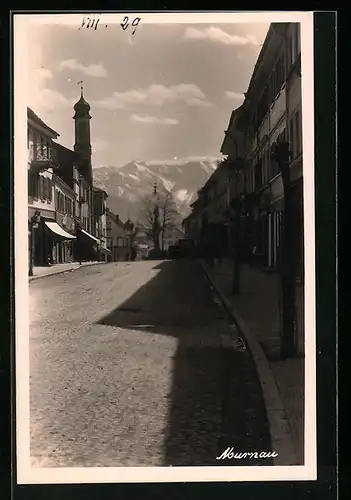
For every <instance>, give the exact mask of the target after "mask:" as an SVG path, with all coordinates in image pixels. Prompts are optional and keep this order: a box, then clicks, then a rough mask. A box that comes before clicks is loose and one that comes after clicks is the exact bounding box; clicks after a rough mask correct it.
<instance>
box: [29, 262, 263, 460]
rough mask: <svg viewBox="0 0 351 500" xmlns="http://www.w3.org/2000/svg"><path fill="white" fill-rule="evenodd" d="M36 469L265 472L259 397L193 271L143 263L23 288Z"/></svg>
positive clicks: (232, 335) (227, 325) (245, 359)
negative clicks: (242, 468)
mask: <svg viewBox="0 0 351 500" xmlns="http://www.w3.org/2000/svg"><path fill="white" fill-rule="evenodd" d="M29 286H30V375H31V377H30V418H31V459H32V465H33V466H39V467H57V466H63V467H70V466H76V467H94V466H101V467H109V466H115V467H118V466H169V465H173V466H185V465H192V466H196V465H233V466H239V465H272V460H271V459H261V460H257V459H255V458H246V459H242V460H235V459H234V460H230V459H229V458H227V459H224V460H217V459H216V457H218V456H219V455H221V454H222V453H223V452H224V450H226V449H227V448H228V447H230V448H233V449H234V451H235V452H238V453H244V452H255V451H256V452H262V451H271V444H270V436H269V428H268V423H267V417H266V413H265V408H264V403H263V398H262V394H261V386H260V383H259V380H258V378H257V374H256V371H255V366H254V364H253V361H252V359H251V356H250V354H249V353H248V351H247V350H246V349H245V346H243V345H242V344H241V343H240V342H239V341H238V339H237V332H236V330H235V329H234V328H233V326H232V324H231V322H230V320H229V318H228V317H227V315H226V313H225V311H224V309H222V308H221V306H220V305H219V302H218V301H217V299H216V298H215V297H214V295H213V291H212V290H211V288H210V286H209V283H208V282H207V280H206V278H205V276H204V274H203V272H202V270H201V268H200V266H199V265H198V264H197V263H196V262H190V261H189V262H187V261H141V262H134V263H118V264H116V263H111V264H103V265H95V266H91V267H88V266H87V267H82V268H80V269H77V270H75V271H73V272H70V273H68V274H61V275H57V276H50V277H46V278H44V279H41V280H38V281H33V282H31V283H30V285H29Z"/></svg>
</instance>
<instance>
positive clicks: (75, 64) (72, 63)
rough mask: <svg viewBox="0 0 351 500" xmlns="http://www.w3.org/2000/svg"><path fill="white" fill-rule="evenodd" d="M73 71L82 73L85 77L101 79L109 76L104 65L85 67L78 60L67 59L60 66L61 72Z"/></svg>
mask: <svg viewBox="0 0 351 500" xmlns="http://www.w3.org/2000/svg"><path fill="white" fill-rule="evenodd" d="M64 69H71V70H73V71H81V72H82V73H83V74H84V75H87V76H93V77H96V78H101V77H105V76H107V71H106V69H105V68H104V66H103V65H102V64H89V65H88V66H85V65H84V64H82V63H81V62H79V61H77V59H66V60H65V61H61V62H60V64H59V70H61V71H62V70H64Z"/></svg>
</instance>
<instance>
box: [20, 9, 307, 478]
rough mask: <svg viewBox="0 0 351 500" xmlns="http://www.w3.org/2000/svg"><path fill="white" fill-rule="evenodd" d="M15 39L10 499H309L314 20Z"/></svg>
mask: <svg viewBox="0 0 351 500" xmlns="http://www.w3.org/2000/svg"><path fill="white" fill-rule="evenodd" d="M13 36H14V128H15V134H14V136H15V148H14V151H15V171H14V184H15V219H14V222H15V243H16V245H15V290H16V319H15V322H16V324H15V326H16V393H17V394H16V398H17V399H16V447H17V478H18V483H20V484H44V483H46V484H48V483H49V484H58V483H66V484H67V483H103V482H109V483H119V482H123V483H128V482H133V483H135V482H192V481H196V482H201V481H211V482H218V481H233V482H235V481H265V480H266V481H277V480H278V481H279V480H281V481H286V480H314V479H316V469H317V465H316V369H315V364H316V360H315V305H314V304H315V276H314V269H315V265H314V262H315V231H314V104H313V102H314V99H313V88H314V79H313V13H311V12H262V13H257V12H256V13H244V12H238V13H236V12H232V13H228V12H226V13H223V14H222V13H198V14H196V13H186V12H183V13H159V14H157V13H153V14H151V13H142V12H141V13H135V12H134V13H130V14H126V13H124V12H123V13H118V12H116V13H88V12H87V13H83V12H82V13H74V14H69V13H56V14H53V13H50V14H48V13H42V14H40V13H36V14H30V13H23V14H19V13H18V14H14V17H13ZM26 220H27V225H26Z"/></svg>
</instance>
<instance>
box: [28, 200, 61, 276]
mask: <svg viewBox="0 0 351 500" xmlns="http://www.w3.org/2000/svg"><path fill="white" fill-rule="evenodd" d="M46 219H47V220H52V221H54V220H55V212H54V211H53V210H45V209H42V208H41V207H35V206H31V207H28V260H29V269H31V268H32V266H48V265H49V264H50V255H51V250H52V240H51V237H50V234H49V232H48V230H47V228H46V226H45V220H46Z"/></svg>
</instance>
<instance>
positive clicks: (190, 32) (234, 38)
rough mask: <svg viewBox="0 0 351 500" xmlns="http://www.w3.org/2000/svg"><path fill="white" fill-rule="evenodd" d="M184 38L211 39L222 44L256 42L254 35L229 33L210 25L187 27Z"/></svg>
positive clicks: (254, 43)
mask: <svg viewBox="0 0 351 500" xmlns="http://www.w3.org/2000/svg"><path fill="white" fill-rule="evenodd" d="M184 38H185V39H186V40H211V41H212V42H215V43H220V44H222V45H248V44H253V45H256V44H257V40H256V37H255V36H254V35H250V34H248V35H245V36H242V35H230V34H229V33H227V32H226V31H223V30H222V29H221V28H217V27H215V26H210V27H209V28H187V30H186V31H185V33H184Z"/></svg>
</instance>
